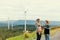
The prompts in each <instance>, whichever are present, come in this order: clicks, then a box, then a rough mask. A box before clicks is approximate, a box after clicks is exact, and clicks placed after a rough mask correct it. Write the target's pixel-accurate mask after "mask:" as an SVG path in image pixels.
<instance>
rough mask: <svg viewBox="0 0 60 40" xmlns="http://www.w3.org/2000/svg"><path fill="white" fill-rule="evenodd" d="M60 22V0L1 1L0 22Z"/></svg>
mask: <svg viewBox="0 0 60 40" xmlns="http://www.w3.org/2000/svg"><path fill="white" fill-rule="evenodd" d="M25 11H27V12H26V19H27V20H32V19H33V20H35V19H37V18H40V19H41V20H46V19H48V20H51V21H60V0H0V21H5V20H8V17H9V19H10V20H24V19H25V15H24V12H25Z"/></svg>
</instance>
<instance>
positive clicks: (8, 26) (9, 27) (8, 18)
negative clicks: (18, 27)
mask: <svg viewBox="0 0 60 40" xmlns="http://www.w3.org/2000/svg"><path fill="white" fill-rule="evenodd" d="M9 29H10V24H9V17H8V30H9Z"/></svg>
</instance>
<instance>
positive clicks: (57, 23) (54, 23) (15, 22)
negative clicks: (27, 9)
mask: <svg viewBox="0 0 60 40" xmlns="http://www.w3.org/2000/svg"><path fill="white" fill-rule="evenodd" d="M9 22H10V25H11V24H12V22H13V25H23V24H24V20H10V21H9ZM26 22H27V24H30V25H34V24H35V21H34V20H27V21H26ZM41 24H42V25H44V24H45V23H44V21H41ZM7 25H8V21H0V26H7ZM49 25H51V26H60V21H50V23H49Z"/></svg>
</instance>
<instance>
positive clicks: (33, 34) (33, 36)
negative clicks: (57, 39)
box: [7, 26, 60, 40]
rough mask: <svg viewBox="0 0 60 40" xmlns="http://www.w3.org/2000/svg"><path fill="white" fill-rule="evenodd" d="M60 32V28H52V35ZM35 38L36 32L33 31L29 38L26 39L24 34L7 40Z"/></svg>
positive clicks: (29, 39)
mask: <svg viewBox="0 0 60 40" xmlns="http://www.w3.org/2000/svg"><path fill="white" fill-rule="evenodd" d="M59 30H60V26H57V27H55V26H54V27H51V30H50V34H51V35H53V34H54V33H56V32H57V31H59ZM34 38H36V32H35V31H33V32H32V33H29V38H24V34H22V35H19V36H16V37H11V38H8V39H7V40H33V39H34Z"/></svg>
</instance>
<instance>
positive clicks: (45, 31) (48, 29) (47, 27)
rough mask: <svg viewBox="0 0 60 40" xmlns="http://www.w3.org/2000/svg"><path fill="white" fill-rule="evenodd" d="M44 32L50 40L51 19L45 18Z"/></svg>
mask: <svg viewBox="0 0 60 40" xmlns="http://www.w3.org/2000/svg"><path fill="white" fill-rule="evenodd" d="M44 34H45V40H50V37H49V36H50V26H49V21H48V20H45V26H44Z"/></svg>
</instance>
